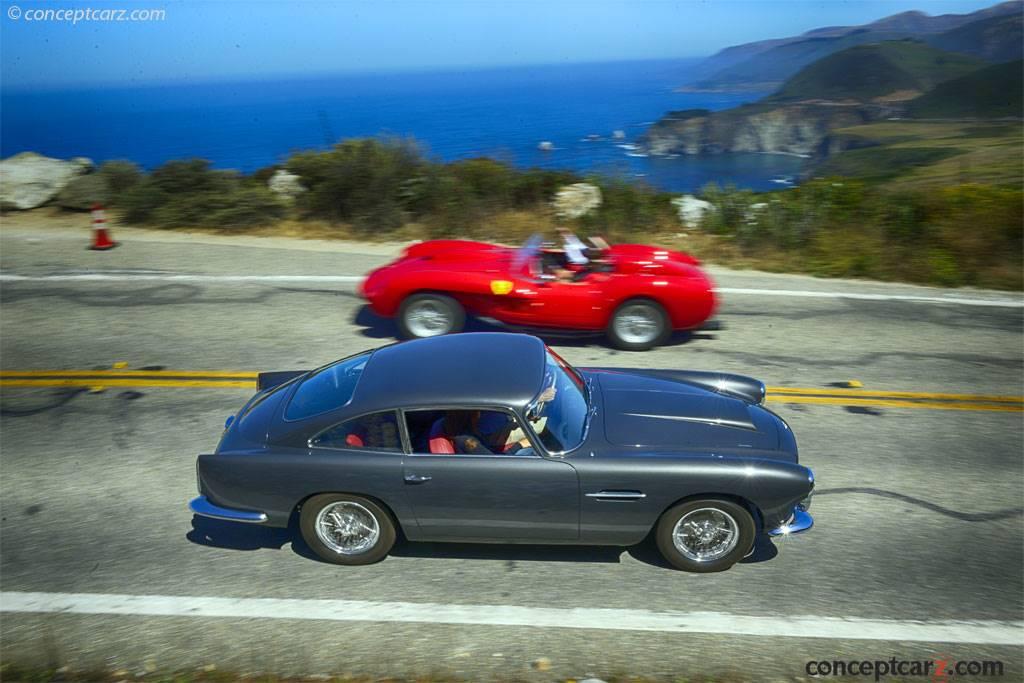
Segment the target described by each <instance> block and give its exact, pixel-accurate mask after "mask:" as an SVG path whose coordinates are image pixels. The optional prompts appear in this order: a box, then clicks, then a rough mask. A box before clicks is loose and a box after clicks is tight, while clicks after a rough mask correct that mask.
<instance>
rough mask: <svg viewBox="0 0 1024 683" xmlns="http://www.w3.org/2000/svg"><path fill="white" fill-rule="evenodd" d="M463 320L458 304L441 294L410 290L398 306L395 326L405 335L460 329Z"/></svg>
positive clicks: (433, 333) (447, 332) (450, 332)
mask: <svg viewBox="0 0 1024 683" xmlns="http://www.w3.org/2000/svg"><path fill="white" fill-rule="evenodd" d="M465 324H466V311H465V310H464V309H463V308H462V305H461V304H459V302H458V301H456V300H455V299H453V298H451V297H450V296H445V295H444V294H413V295H412V296H410V297H408V298H407V299H406V300H405V301H403V302H402V305H401V306H400V307H399V309H398V328H399V330H400V331H401V333H402V336H403V337H405V338H407V339H421V338H423V337H437V336H439V335H442V334H452V333H455V332H460V331H461V330H462V327H463V325H465Z"/></svg>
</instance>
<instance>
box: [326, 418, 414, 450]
mask: <svg viewBox="0 0 1024 683" xmlns="http://www.w3.org/2000/svg"><path fill="white" fill-rule="evenodd" d="M309 443H310V445H311V446H314V447H316V448H345V449H349V450H352V449H355V450H359V449H364V448H365V449H367V450H371V451H395V452H396V453H397V452H401V450H402V438H401V436H399V433H398V418H397V417H396V416H395V412H394V411H393V410H389V411H386V412H383V413H372V414H370V415H363V416H362V417H357V418H355V419H353V420H346V421H345V422H342V423H341V424H337V425H334V426H333V427H331V428H329V429H327V430H326V431H323V432H320V433H319V434H318V435H316V436H315V437H313V438H312V439H310V442H309Z"/></svg>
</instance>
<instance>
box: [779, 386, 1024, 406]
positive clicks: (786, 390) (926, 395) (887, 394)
mask: <svg viewBox="0 0 1024 683" xmlns="http://www.w3.org/2000/svg"><path fill="white" fill-rule="evenodd" d="M768 393H769V394H774V395H787V394H797V395H801V396H853V397H860V398H863V397H873V396H878V397H881V398H919V399H933V400H942V401H991V402H998V403H1024V396H999V395H992V394H947V393H936V392H927V391H873V390H870V389H846V388H836V389H817V388H811V387H768Z"/></svg>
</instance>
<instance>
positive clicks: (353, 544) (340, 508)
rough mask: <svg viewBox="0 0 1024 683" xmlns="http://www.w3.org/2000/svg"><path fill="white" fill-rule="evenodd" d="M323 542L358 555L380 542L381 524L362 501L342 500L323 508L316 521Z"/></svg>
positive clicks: (318, 535) (347, 552)
mask: <svg viewBox="0 0 1024 683" xmlns="http://www.w3.org/2000/svg"><path fill="white" fill-rule="evenodd" d="M314 527H315V529H316V536H317V538H318V539H320V542H321V543H323V544H324V545H325V546H327V547H328V548H330V549H331V550H333V551H334V552H336V553H339V554H341V555H356V554H359V553H363V552H366V551H367V550H369V549H370V548H372V547H373V546H375V545H377V539H379V538H380V524H379V523H378V522H377V518H376V517H374V515H373V513H372V512H370V511H369V510H367V509H366V508H365V507H363V506H362V505H360V504H359V503H354V502H351V501H341V502H337V503H331V504H330V505H327V506H325V507H324V508H323V509H322V510H320V512H319V514H317V516H316V521H315V523H314Z"/></svg>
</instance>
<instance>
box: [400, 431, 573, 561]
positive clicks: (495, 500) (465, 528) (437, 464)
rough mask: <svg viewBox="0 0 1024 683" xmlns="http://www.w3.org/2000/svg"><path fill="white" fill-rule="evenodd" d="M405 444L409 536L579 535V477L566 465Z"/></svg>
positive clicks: (541, 537) (506, 537)
mask: <svg viewBox="0 0 1024 683" xmlns="http://www.w3.org/2000/svg"><path fill="white" fill-rule="evenodd" d="M411 442H412V443H413V444H414V446H413V448H412V449H411V451H412V452H409V453H406V455H405V458H404V462H403V481H404V486H403V490H404V493H405V499H406V502H407V503H408V505H409V506H410V507H411V509H412V510H413V514H414V515H415V517H416V522H417V527H418V531H417V533H416V536H417V537H419V538H422V539H430V540H435V539H436V540H442V539H445V540H467V541H473V540H479V541H513V540H522V541H531V540H532V541H538V542H541V541H571V540H575V539H577V538H578V537H579V514H580V513H579V508H580V501H579V495H580V493H579V481H578V479H577V476H576V470H575V469H574V468H573V467H572V466H571V465H569V464H568V463H567V462H564V461H561V460H558V459H554V458H546V457H541V456H539V455H534V454H529V455H503V454H487V455H467V454H431V453H429V452H424V451H426V450H427V448H426V447H425V446H424V445H422V440H420V439H411ZM417 442H420V443H419V445H415V444H416V443H417ZM406 531H407V534H408V535H410V536H412V535H413V534H412V533H409V531H410V530H406Z"/></svg>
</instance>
